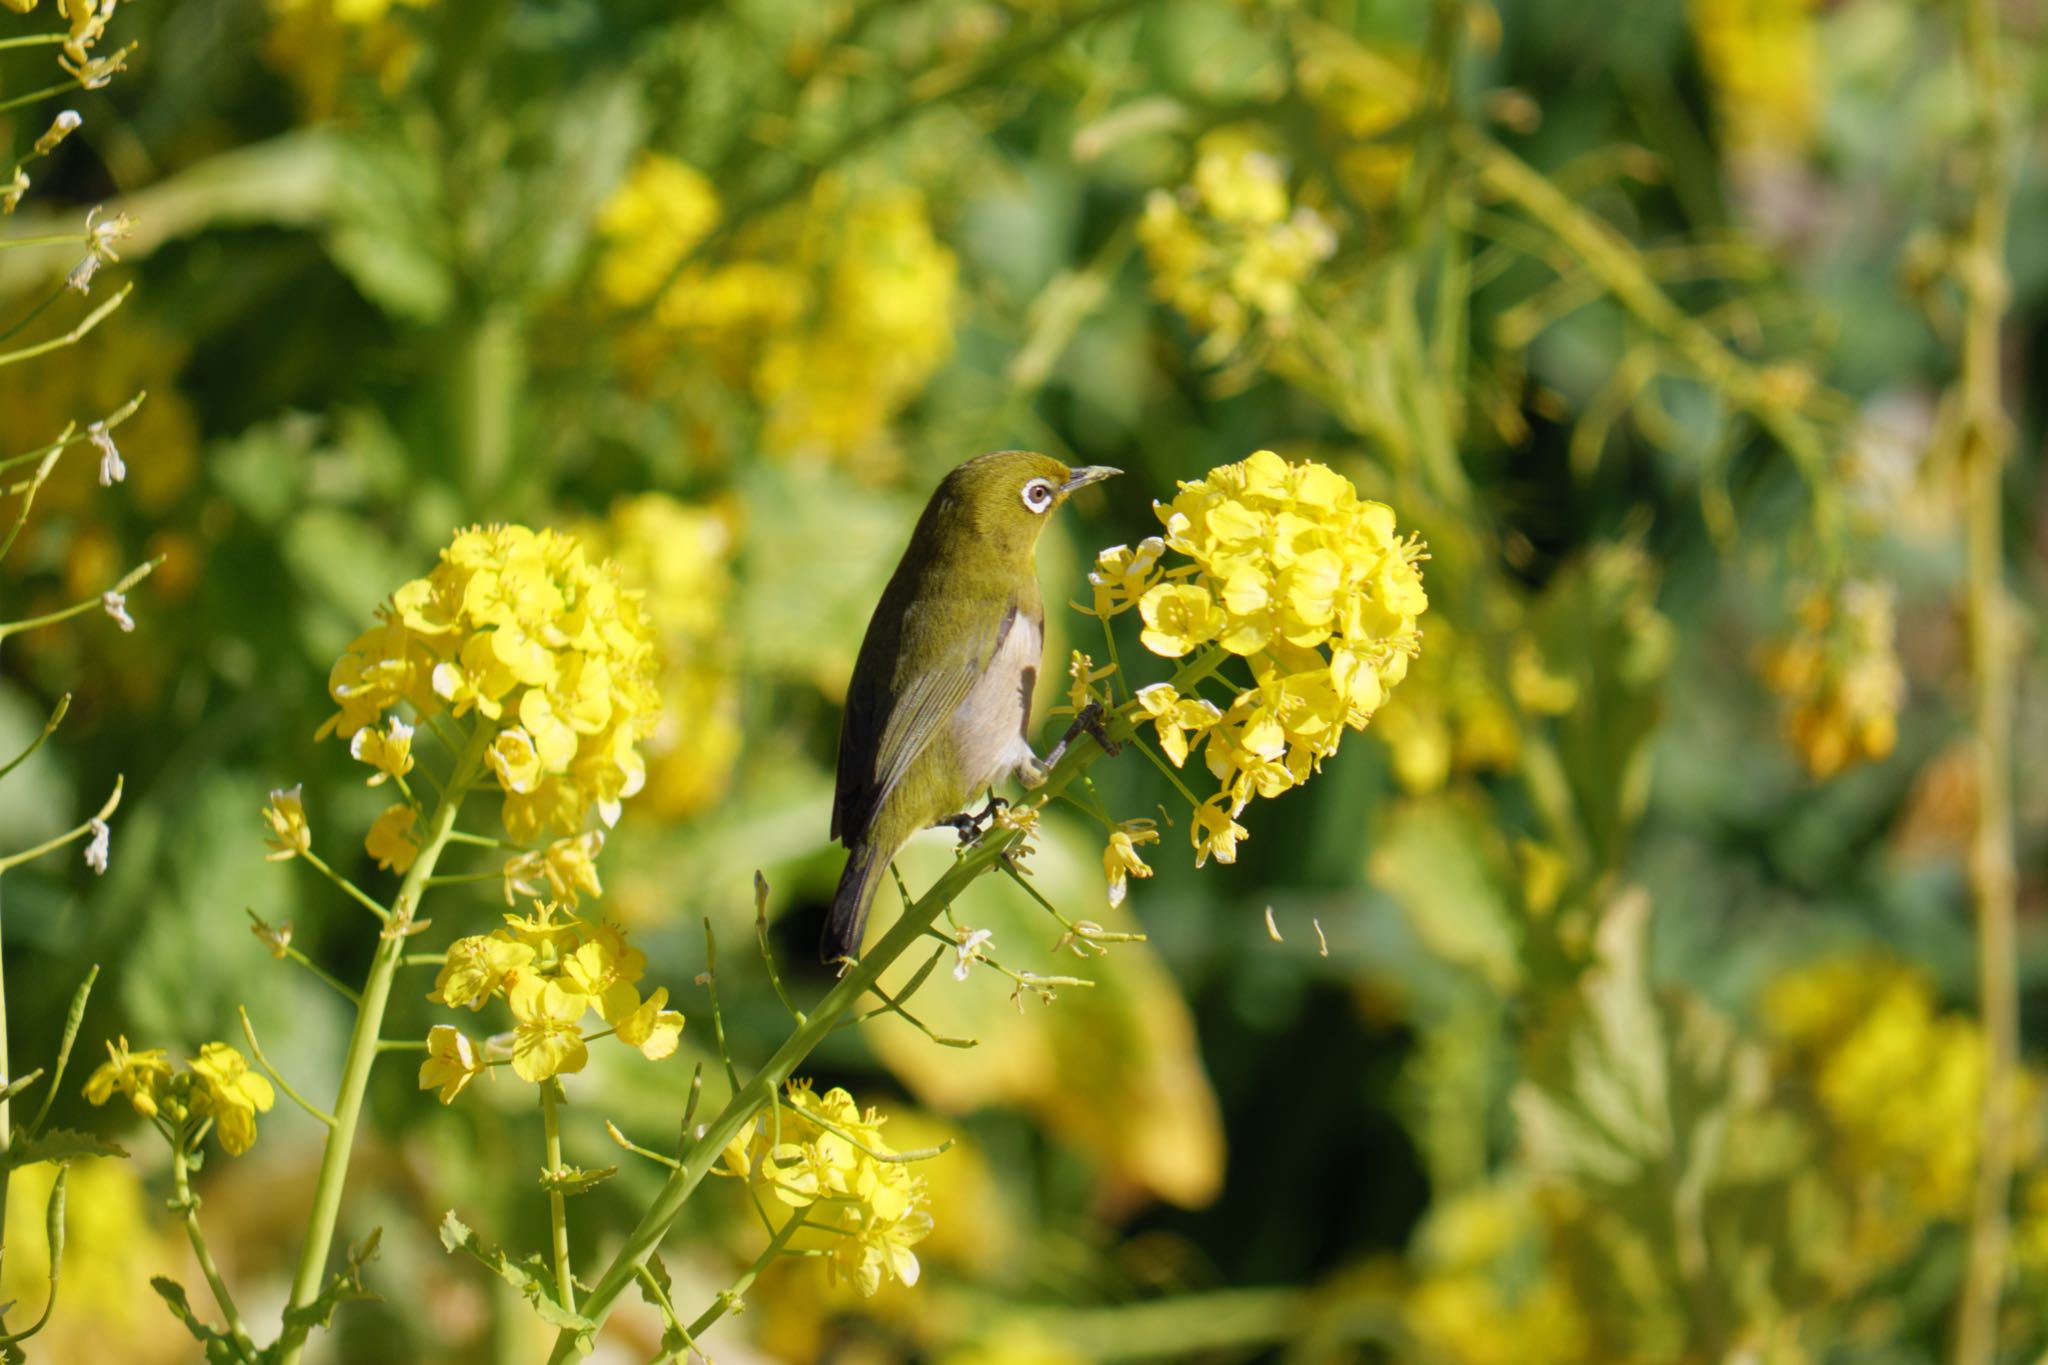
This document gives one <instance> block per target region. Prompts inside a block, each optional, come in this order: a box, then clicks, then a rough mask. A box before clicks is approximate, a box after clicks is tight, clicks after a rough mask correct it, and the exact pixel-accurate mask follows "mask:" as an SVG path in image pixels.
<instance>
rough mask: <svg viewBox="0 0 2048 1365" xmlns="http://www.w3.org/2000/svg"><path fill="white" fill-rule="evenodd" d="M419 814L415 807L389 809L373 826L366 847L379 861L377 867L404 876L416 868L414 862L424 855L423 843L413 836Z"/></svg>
mask: <svg viewBox="0 0 2048 1365" xmlns="http://www.w3.org/2000/svg"><path fill="white" fill-rule="evenodd" d="M418 818H419V812H417V811H415V810H414V809H413V808H412V807H411V806H402V805H401V806H389V807H386V808H385V811H384V813H383V814H382V815H380V816H378V817H377V821H376V823H375V824H373V825H371V826H370V833H369V835H368V837H366V838H365V839H364V840H363V847H364V848H365V849H368V850H369V853H370V856H371V857H372V858H375V859H376V860H377V866H379V867H382V868H388V869H389V870H391V871H393V872H397V873H399V874H401V875H402V874H403V873H404V872H405V870H406V869H407V868H409V867H411V866H412V863H413V859H415V858H417V857H419V856H420V843H419V840H418V838H416V837H415V836H414V835H413V832H412V827H413V822H414V821H415V820H417V819H418Z"/></svg>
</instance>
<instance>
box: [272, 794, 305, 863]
mask: <svg viewBox="0 0 2048 1365" xmlns="http://www.w3.org/2000/svg"><path fill="white" fill-rule="evenodd" d="M304 791H305V787H304V785H303V784H301V785H298V786H292V787H278V788H275V789H274V790H272V791H271V793H270V800H269V801H268V802H266V803H265V804H264V807H263V823H264V824H266V825H268V826H269V827H270V832H269V833H268V834H266V835H264V836H263V842H264V843H266V844H268V845H270V848H271V850H272V851H271V852H269V853H266V854H264V855H263V856H264V858H265V859H267V860H268V861H270V862H273V863H276V862H283V861H284V860H286V859H288V858H296V857H298V856H299V855H300V854H301V853H304V852H306V851H308V850H309V849H311V848H312V847H313V831H312V829H311V827H309V826H308V825H307V824H306V805H305V801H304V799H303V793H304Z"/></svg>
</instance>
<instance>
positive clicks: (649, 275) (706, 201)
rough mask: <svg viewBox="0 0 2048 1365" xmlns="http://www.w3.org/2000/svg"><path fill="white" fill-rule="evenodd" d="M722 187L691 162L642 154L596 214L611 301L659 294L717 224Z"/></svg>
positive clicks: (600, 279)
mask: <svg viewBox="0 0 2048 1365" xmlns="http://www.w3.org/2000/svg"><path fill="white" fill-rule="evenodd" d="M718 214H719V203H718V189H717V187H716V186H714V185H713V184H712V183H711V181H710V180H709V179H708V178H707V177H706V176H705V175H704V173H703V172H702V171H700V170H698V169H697V168H696V167H695V166H692V165H690V164H689V163H688V162H684V161H678V160H676V159H675V158H674V157H672V156H665V155H663V154H662V153H660V152H642V153H641V154H640V158H639V160H637V161H635V162H634V163H633V169H632V171H631V172H629V173H628V174H627V176H626V179H625V182H624V183H623V184H621V185H620V186H619V187H618V189H616V190H614V191H613V192H612V196H611V198H609V199H607V200H606V201H605V204H604V207H603V209H602V210H600V212H599V213H598V216H597V231H598V234H599V236H601V237H602V238H604V240H605V243H606V248H605V251H604V253H603V254H602V255H601V256H599V258H598V262H597V287H598V289H599V291H600V292H601V293H603V295H604V296H605V298H606V299H607V300H609V301H610V302H612V303H614V304H617V305H619V306H620V307H624V308H632V307H637V306H639V305H640V304H643V303H646V302H647V301H648V300H650V299H652V298H653V297H654V296H655V295H656V294H658V293H660V292H661V289H662V286H664V285H666V284H667V283H668V282H669V277H670V276H671V275H673V274H674V273H675V270H676V267H677V266H679V265H681V264H682V263H683V260H684V258H685V257H687V256H688V255H689V254H690V253H691V252H692V251H694V250H695V249H696V247H697V244H698V243H699V242H701V241H703V240H704V235H705V234H706V233H708V232H710V231H711V229H712V228H713V227H715V226H717V224H718Z"/></svg>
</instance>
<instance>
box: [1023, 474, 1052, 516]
mask: <svg viewBox="0 0 2048 1365" xmlns="http://www.w3.org/2000/svg"><path fill="white" fill-rule="evenodd" d="M1018 496H1019V497H1021V498H1023V499H1024V505H1025V506H1026V507H1028V508H1030V509H1031V510H1032V511H1034V512H1043V511H1045V510H1046V509H1047V508H1049V507H1051V506H1052V480H1051V479H1032V480H1030V481H1028V482H1027V483H1026V484H1025V485H1024V488H1023V490H1022V491H1021V492H1020V493H1019V494H1018Z"/></svg>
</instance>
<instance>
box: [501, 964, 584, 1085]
mask: <svg viewBox="0 0 2048 1365" xmlns="http://www.w3.org/2000/svg"><path fill="white" fill-rule="evenodd" d="M507 999H508V1001H509V1003H510V1004H511V1006H512V1017H513V1019H514V1020H516V1021H517V1022H516V1025H515V1027H514V1028H513V1031H512V1070H513V1072H514V1074H516V1075H517V1076H518V1077H519V1079H521V1080H523V1081H535V1082H539V1081H544V1080H547V1079H548V1078H549V1077H550V1076H560V1075H565V1074H568V1073H572V1072H577V1071H581V1070H582V1069H583V1067H584V1064H585V1063H587V1062H588V1061H589V1060H590V1049H589V1048H588V1047H586V1046H585V1045H584V1042H583V1029H582V1027H581V1024H580V1022H579V1021H580V1020H581V1019H582V1018H583V1012H584V1010H585V1009H587V1008H588V1007H589V1004H590V1001H589V998H588V997H587V996H584V995H582V994H580V993H578V992H576V991H571V990H564V989H563V988H562V987H561V985H559V984H558V983H556V982H553V981H545V980H542V979H541V978H540V977H537V976H527V977H522V978H521V979H520V981H519V983H518V984H517V985H515V986H514V987H513V988H512V990H511V993H510V995H509V996H508V997H507Z"/></svg>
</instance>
